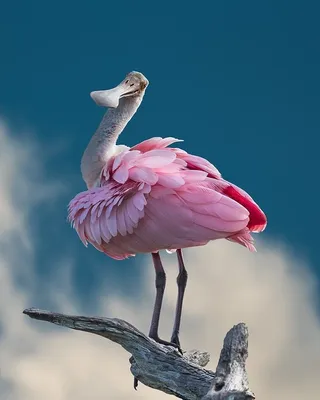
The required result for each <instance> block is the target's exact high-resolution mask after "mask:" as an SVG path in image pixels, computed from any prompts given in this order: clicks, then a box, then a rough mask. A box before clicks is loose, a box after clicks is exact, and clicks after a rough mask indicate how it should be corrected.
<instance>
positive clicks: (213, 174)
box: [69, 137, 266, 260]
mask: <svg viewBox="0 0 320 400" xmlns="http://www.w3.org/2000/svg"><path fill="white" fill-rule="evenodd" d="M179 141H180V140H177V139H174V138H171V137H168V138H160V137H156V138H152V139H149V140H146V141H144V142H142V143H139V144H137V145H136V146H134V147H132V148H131V149H130V148H125V149H123V150H122V151H121V152H120V153H118V154H116V155H114V156H112V157H110V158H109V159H108V161H107V162H106V164H105V165H104V166H103V168H102V171H101V174H100V178H99V186H98V187H94V188H91V189H89V190H87V191H85V192H82V193H80V194H78V195H77V196H76V197H75V198H74V199H73V200H72V201H71V202H70V204H69V220H70V221H71V222H72V224H73V226H74V228H75V229H76V231H77V233H78V235H79V237H80V238H81V240H82V242H83V243H84V244H85V245H87V244H88V243H91V244H92V245H93V246H94V247H96V248H97V249H98V250H99V251H101V252H104V253H105V254H107V255H108V256H110V257H112V258H114V259H118V260H121V259H124V258H127V257H129V256H133V255H135V254H137V253H154V252H157V251H159V250H162V249H168V250H176V249H182V248H186V247H194V246H201V245H204V244H206V243H208V242H209V241H210V240H215V239H222V238H225V239H228V240H231V241H234V242H237V243H239V244H241V245H243V246H246V247H247V248H248V249H249V250H251V251H254V250H255V248H254V245H253V238H252V236H251V232H261V231H263V230H264V228H265V226H266V216H265V214H264V213H263V212H262V210H261V209H260V208H259V206H258V205H257V204H256V203H255V202H254V201H253V199H252V198H251V197H250V196H249V195H248V194H247V193H246V192H244V191H243V190H242V189H240V188H238V187H237V186H235V185H233V184H231V183H230V182H227V181H226V180H224V179H223V178H222V177H221V174H220V173H219V171H218V170H217V169H216V168H215V167H214V166H213V165H212V164H211V163H209V162H208V161H207V160H205V159H203V158H201V157H198V156H194V155H192V154H189V153H187V152H185V151H183V150H181V149H179V148H172V147H168V146H169V145H171V144H173V143H175V142H179Z"/></svg>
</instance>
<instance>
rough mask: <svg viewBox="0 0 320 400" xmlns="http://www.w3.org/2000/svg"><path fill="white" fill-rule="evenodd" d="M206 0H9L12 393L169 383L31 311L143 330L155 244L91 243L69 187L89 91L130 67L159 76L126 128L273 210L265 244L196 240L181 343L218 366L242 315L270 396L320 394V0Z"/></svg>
mask: <svg viewBox="0 0 320 400" xmlns="http://www.w3.org/2000/svg"><path fill="white" fill-rule="evenodd" d="M208 4H209V2H208ZM210 4H211V5H210V7H209V6H208V5H207V6H203V7H201V8H195V7H194V3H190V4H189V3H188V2H184V6H183V8H181V5H178V3H174V4H173V3H172V2H171V3H170V6H169V3H168V4H166V2H165V1H164V2H162V3H161V4H160V3H159V5H156V4H155V5H153V6H152V7H151V6H150V2H146V1H140V2H139V1H137V2H134V3H132V2H123V3H121V4H120V3H119V4H118V5H117V4H116V3H114V4H112V5H110V4H108V3H107V2H102V1H92V2H90V5H89V3H88V5H87V6H84V5H80V4H79V3H76V2H73V1H69V2H68V4H64V3H62V2H59V1H57V2H55V3H54V5H51V6H49V5H48V4H45V3H44V2H40V1H36V0H34V1H31V2H28V3H21V4H20V5H19V7H17V3H9V2H7V4H6V5H5V6H4V7H3V9H4V10H3V12H1V16H0V22H1V23H0V38H1V39H0V40H1V49H2V60H1V65H0V71H1V74H0V87H1V91H0V251H1V252H0V282H1V283H0V394H1V398H4V399H6V400H7V399H8V400H29V399H30V400H38V399H39V400H40V399H41V400H42V399H44V398H46V399H49V400H51V399H55V400H66V399H70V398H73V397H77V398H78V399H87V398H93V399H105V398H113V399H125V398H127V397H128V395H132V396H133V395H134V396H135V397H136V398H137V399H148V398H150V396H152V397H153V398H159V399H162V398H164V397H165V395H164V394H161V393H156V392H151V390H149V389H148V388H145V387H143V386H141V388H140V390H139V391H138V392H137V393H135V392H133V391H132V390H133V389H132V377H131V375H130V372H129V364H128V355H127V354H126V353H125V352H124V351H123V350H122V349H120V348H117V347H116V346H115V345H113V344H109V343H107V341H106V340H104V339H102V338H98V337H92V338H91V337H90V336H89V335H87V334H84V333H79V332H68V331H66V330H64V329H62V328H60V329H59V328H56V327H51V326H45V324H41V323H39V322H37V321H29V320H28V319H27V318H26V317H25V316H23V315H22V314H21V311H22V310H23V309H24V308H26V307H30V306H37V307H40V308H50V309H52V310H56V311H65V312H77V313H81V314H96V315H97V314H99V315H108V316H117V317H121V318H125V319H127V320H128V321H130V322H131V323H133V324H134V325H136V326H137V327H139V328H140V329H142V330H143V331H144V332H147V331H148V323H149V320H150V315H151V311H152V305H153V295H154V288H153V281H154V277H153V270H152V268H151V266H150V257H148V256H137V257H136V258H135V259H134V260H130V261H123V262H116V261H112V260H110V259H108V258H107V257H105V256H104V255H102V254H101V253H98V252H97V251H95V249H94V248H92V247H90V248H87V249H86V248H85V247H84V246H83V245H82V244H81V242H80V241H79V239H78V237H77V235H76V234H75V232H74V231H72V229H71V228H70V227H69V226H68V224H67V222H66V207H67V204H68V202H69V200H70V199H71V198H72V197H73V196H74V195H75V194H76V193H77V192H78V191H80V190H83V189H84V183H83V182H82V181H81V176H80V170H79V162H80V158H81V155H82V151H83V150H84V148H85V146H86V143H87V141H88V140H89V138H90V136H91V135H92V133H93V132H94V130H95V128H96V126H97V125H98V123H99V121H100V118H101V116H102V112H103V111H102V110H101V109H99V108H97V107H96V106H95V105H94V103H93V102H92V100H91V99H90V97H89V92H90V91H91V90H96V89H102V88H108V87H110V86H112V85H115V84H117V83H118V82H119V81H120V80H121V79H122V78H123V76H124V75H125V73H127V72H129V71H130V70H133V69H134V70H139V71H141V72H143V73H144V74H145V75H146V76H147V77H148V78H149V80H150V86H149V87H148V90H147V94H146V96H145V100H144V103H143V105H142V106H141V108H140V109H139V112H138V114H137V115H136V117H135V118H134V120H133V121H131V123H130V124H129V125H128V127H127V129H126V131H125V133H124V134H123V136H121V142H122V143H126V144H128V145H133V144H134V143H137V142H139V141H141V140H143V139H146V138H148V137H152V136H167V135H168V136H170V135H172V136H176V137H179V138H182V139H184V140H185V142H184V143H183V144H182V146H183V148H184V149H186V150H188V151H190V152H192V153H195V154H199V155H201V156H204V157H207V158H208V159H210V161H212V162H213V163H214V164H215V165H216V166H217V167H218V168H219V169H220V170H221V172H222V173H223V175H224V176H225V177H226V178H227V179H228V180H232V181H234V182H235V183H236V184H238V185H240V186H242V187H243V188H245V189H246V190H247V191H248V192H249V193H250V194H251V195H252V196H253V197H254V198H255V199H256V200H257V201H258V202H259V204H260V205H261V207H262V208H263V209H264V210H265V212H266V213H267V215H268V218H269V225H268V228H267V230H266V231H265V232H264V233H263V234H262V235H260V236H259V239H258V240H257V249H258V253H257V254H250V253H249V252H247V251H246V250H245V249H242V248H240V247H239V246H237V245H235V244H232V243H225V242H223V241H219V242H216V243H212V244H210V245H208V246H206V247H205V248H202V249H192V250H190V251H188V252H186V262H187V265H188V269H189V276H190V279H189V287H188V291H187V294H186V300H185V310H184V312H185V313H184V319H183V326H182V333H181V340H182V344H183V347H184V348H186V349H188V348H197V347H199V344H201V346H203V347H204V348H203V349H201V350H208V351H210V353H211V354H212V361H211V363H210V367H211V368H215V365H216V361H217V357H218V355H219V351H220V347H221V343H222V340H223V337H224V334H225V333H226V331H227V330H228V329H229V328H230V327H231V326H232V325H233V324H235V323H237V322H239V321H244V322H246V323H247V324H248V326H249V330H250V342H249V346H250V347H249V352H250V353H249V360H248V370H249V378H250V384H251V387H252V389H253V391H254V392H255V393H256V394H257V395H258V396H259V399H269V398H270V397H272V398H274V399H284V400H287V399H293V400H295V399H301V398H302V397H308V396H310V397H311V396H312V395H313V394H314V393H316V382H317V379H316V378H317V376H318V371H319V369H320V352H319V346H318V344H319V340H320V320H319V279H320V267H319V256H318V223H319V222H320V221H319V212H318V208H317V200H316V199H318V197H319V192H320V190H319V187H318V186H317V182H318V174H317V172H318V169H319V168H318V167H317V166H318V161H317V157H318V154H317V153H318V146H317V145H318V140H317V139H318V138H317V135H318V132H319V128H320V123H319V119H318V115H317V113H318V109H319V103H320V101H319V100H320V96H319V89H320V79H319V74H318V71H319V64H320V56H319V52H318V51H317V48H318V43H319V37H320V28H319V25H318V22H317V15H318V13H319V9H317V7H316V6H315V5H314V3H313V2H311V1H309V2H308V1H307V2H303V3H302V2H296V1H293V2H291V3H290V8H288V6H287V3H286V2H284V1H278V2H268V3H266V2H265V3H264V4H263V5H261V4H260V5H259V6H258V5H257V4H256V2H247V3H246V5H245V6H244V5H243V4H240V3H238V2H229V3H228V4H226V3H224V4H222V2H219V4H218V2H210ZM318 8H319V7H318ZM165 257H166V258H165V265H166V266H167V270H168V281H169V283H168V290H167V292H166V300H165V301H166V303H165V309H164V311H163V319H162V321H161V332H162V336H164V337H165V336H169V334H170V329H171V324H172V313H173V309H174V303H175V297H176V291H175V290H176V288H175V284H174V276H175V274H176V265H175V257H174V256H165ZM209 310H210V312H209ZM275 387H276V388H277V391H276V392H274V388H275Z"/></svg>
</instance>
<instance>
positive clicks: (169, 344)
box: [150, 336, 183, 355]
mask: <svg viewBox="0 0 320 400" xmlns="http://www.w3.org/2000/svg"><path fill="white" fill-rule="evenodd" d="M150 337H151V339H153V340H154V341H155V342H157V343H159V344H163V345H165V346H172V347H174V348H175V349H177V350H178V351H179V353H180V354H181V355H182V354H183V353H182V350H181V347H180V342H179V338H178V337H177V341H172V340H171V342H168V341H166V340H162V339H160V338H159V336H150Z"/></svg>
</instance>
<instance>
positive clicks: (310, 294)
mask: <svg viewBox="0 0 320 400" xmlns="http://www.w3.org/2000/svg"><path fill="white" fill-rule="evenodd" d="M35 149H37V146H36V144H35V143H34V142H30V141H29V140H27V139H24V141H23V143H22V144H21V143H20V141H18V140H17V138H12V136H11V134H10V132H8V129H7V128H5V127H4V125H3V124H2V125H0V220H1V229H2V235H1V236H0V246H2V247H3V249H5V251H4V252H2V253H1V254H2V255H1V257H0V280H1V290H0V349H1V350H0V366H1V374H0V394H1V391H2V395H1V398H4V399H8V400H9V399H10V400H43V399H46V400H67V399H68V400H69V399H74V398H76V399H78V400H82V399H83V400H84V399H97V400H99V399H106V398H111V399H119V400H122V399H123V400H124V399H126V398H128V396H132V397H133V396H134V398H136V399H148V398H150V397H152V398H153V399H164V398H165V397H166V395H164V394H162V393H160V392H156V391H152V390H151V389H149V388H146V387H144V386H142V385H140V387H139V391H138V392H134V391H133V388H132V376H131V374H130V371H129V362H128V358H129V355H128V354H127V353H125V351H124V350H122V349H121V348H120V347H118V346H116V345H115V344H112V343H109V342H108V341H107V340H105V339H103V338H100V337H96V336H93V335H89V334H85V333H80V332H73V331H68V330H66V329H63V328H56V327H54V326H48V325H45V324H44V323H41V322H37V321H31V320H29V319H28V318H27V317H26V316H24V315H22V310H23V309H24V308H26V307H29V306H31V305H34V303H33V304H31V299H34V287H35V286H34V285H35V284H34V283H31V282H36V283H39V282H37V280H38V278H37V276H36V274H35V272H34V271H35V268H34V261H33V251H36V249H35V245H34V242H33V240H32V239H29V240H26V238H27V237H28V233H29V232H28V229H29V228H28V224H27V220H28V216H29V215H30V212H32V211H34V207H35V205H37V204H38V202H39V201H41V200H43V199H45V198H47V197H46V196H48V194H52V193H53V192H55V191H56V186H55V184H51V183H50V182H49V183H48V182H46V179H45V177H44V176H43V175H42V174H41V173H40V172H39V171H41V170H42V169H43V164H42V160H41V159H40V160H39V158H37V157H35V156H34V155H35ZM30 188H32V190H30ZM31 192H32V193H31ZM34 192H35V193H41V196H34V194H33V193H34ZM62 218H64V216H63V217H62ZM17 238H20V239H21V238H22V239H24V240H22V242H21V243H22V245H21V246H20V245H19V254H18V256H17V245H16V240H17ZM4 243H5V244H6V246H5V248H4V246H3V244H4ZM79 245H80V244H79ZM257 248H258V253H256V254H252V253H249V252H247V251H246V250H245V249H243V248H240V246H237V245H235V244H232V243H227V242H223V241H219V242H215V243H213V244H211V245H208V246H206V247H204V248H198V249H192V250H190V251H188V252H187V253H186V263H187V267H188V271H189V284H188V288H187V292H186V299H185V307H184V316H183V324H182V333H181V340H182V344H183V347H184V348H187V349H190V348H198V347H199V346H200V347H201V350H208V351H210V352H211V355H212V362H211V363H210V367H211V368H212V369H214V368H215V365H216V361H217V358H218V356H219V352H220V348H221V344H222V341H223V337H224V335H225V333H226V332H227V330H228V329H230V327H231V326H232V325H234V324H235V323H237V322H240V321H244V322H246V323H247V324H248V326H249V331H250V338H249V359H248V372H249V379H250V384H251V387H252V390H253V391H254V392H255V393H256V394H257V396H258V398H259V399H261V400H264V399H265V400H267V399H270V398H272V399H275V400H276V399H279V400H280V399H281V400H289V399H290V400H298V399H299V400H300V399H301V398H314V397H316V394H317V393H318V389H317V386H318V385H317V379H318V374H319V370H320V347H319V341H320V322H319V318H318V317H317V314H316V310H315V294H316V293H315V281H314V279H313V277H312V276H311V274H310V272H309V271H308V268H307V266H306V265H304V263H303V262H302V261H301V260H296V256H295V257H293V255H291V254H290V252H289V251H288V250H287V249H285V248H281V247H279V245H277V244H273V243H267V242H265V241H259V242H258V243H257ZM101 256H102V255H101ZM102 257H103V256H102ZM21 259H23V268H24V269H25V270H26V271H27V273H28V275H29V276H31V279H30V280H28V281H25V286H22V285H21V284H19V283H17V281H16V279H15V276H16V273H17V271H18V270H19V268H21V267H20V266H21ZM141 260H143V262H145V263H146V264H150V265H146V268H145V276H144V281H143V284H142V287H141V296H140V298H139V300H136V301H132V299H124V298H120V297H119V296H117V295H115V294H112V293H108V296H107V297H103V296H105V295H106V294H107V291H106V290H103V288H102V289H100V288H99V291H98V293H96V298H97V299H104V300H102V301H100V302H99V301H97V306H96V310H95V312H94V313H95V314H96V315H97V314H100V315H110V316H117V317H120V318H124V319H127V320H129V321H130V322H132V323H133V324H134V325H136V326H137V327H139V328H140V329H142V330H143V331H145V332H147V331H148V324H149V319H150V316H151V311H152V306H153V296H154V287H153V282H154V276H153V270H152V267H151V260H150V258H149V257H145V258H144V259H143V258H142V257H141ZM164 263H165V266H166V270H167V272H168V290H167V291H166V298H165V307H164V310H163V314H162V317H163V318H162V321H161V332H162V336H163V337H168V336H169V335H170V329H171V324H172V317H173V310H174V305H175V300H176V286H175V275H176V260H175V255H170V256H164ZM119 265H120V262H119ZM70 268H71V262H70V261H69V260H67V261H63V260H61V264H60V267H58V270H57V274H58V275H57V277H56V281H50V282H49V283H46V293H47V296H48V299H49V300H50V301H51V302H52V303H53V304H55V305H56V307H57V308H56V311H61V310H68V311H69V312H73V311H76V312H80V313H81V310H79V306H78V302H77V299H76V298H75V296H74V294H73V291H72V283H71V280H70V279H71V278H70V276H69V272H70ZM59 274H60V275H59ZM60 277H64V278H66V279H65V280H62V279H60ZM58 282H59V287H58V284H57V283H58ZM61 282H66V283H65V284H61ZM57 287H58V289H59V291H58V293H57Z"/></svg>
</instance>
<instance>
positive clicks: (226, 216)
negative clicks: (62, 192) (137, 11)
mask: <svg viewBox="0 0 320 400" xmlns="http://www.w3.org/2000/svg"><path fill="white" fill-rule="evenodd" d="M148 84H149V82H148V80H147V79H146V78H145V77H144V76H143V75H142V74H141V73H139V72H131V73H129V74H128V75H127V76H126V77H125V79H124V80H123V81H122V82H121V83H120V84H119V85H118V86H116V87H115V88H114V89H110V90H100V91H95V92H92V93H91V97H92V99H93V100H94V101H95V102H96V104H97V105H99V106H103V107H107V108H108V111H107V112H106V113H105V115H104V117H103V119H102V121H101V123H100V125H99V127H98V129H97V131H96V133H95V134H94V135H93V137H92V139H91V141H90V143H89V145H88V147H87V148H86V150H85V152H84V154H83V157H82V160H81V172H82V176H83V179H84V181H85V182H86V184H87V188H88V190H86V191H84V192H82V193H79V194H78V195H77V196H76V197H75V198H74V199H73V200H71V202H70V204H69V216H68V217H69V220H70V222H71V223H72V225H73V226H74V228H75V229H76V231H77V233H78V235H79V237H80V239H81V240H82V242H83V243H84V244H85V245H86V246H87V244H88V242H89V243H91V244H92V245H93V246H94V247H95V248H97V249H98V250H99V251H101V252H103V253H105V254H107V255H108V256H110V257H112V258H114V259H116V260H122V259H125V258H127V257H129V256H134V255H135V254H136V253H151V255H152V259H153V264H154V268H155V273H156V300H155V305H154V310H153V316H152V320H151V327H150V332H149V336H150V337H151V338H153V339H155V340H156V341H157V342H159V343H163V344H173V345H174V346H176V347H178V348H180V342H179V329H180V320H181V311H182V302H183V296H184V291H185V287H186V284H187V271H186V269H185V266H184V262H183V258H182V251H181V249H183V248H186V247H194V246H202V245H205V244H206V243H208V242H209V241H211V240H215V239H221V238H225V239H227V240H230V241H233V242H236V243H239V244H241V245H243V246H245V247H247V248H248V249H249V250H251V251H254V250H255V248H254V246H253V238H252V236H251V232H261V231H263V230H264V228H265V226H266V223H267V220H266V216H265V214H264V213H263V212H262V210H261V209H260V208H259V206H258V205H257V204H256V203H255V202H254V201H253V199H252V198H251V197H250V196H249V195H248V194H247V193H246V192H245V191H243V190H242V189H240V188H238V187H237V186H235V185H234V184H232V183H230V182H228V181H226V180H224V179H223V178H222V177H221V174H220V172H219V171H218V170H217V169H216V168H215V167H214V166H213V165H212V164H211V163H210V162H209V161H207V160H205V159H203V158H201V157H198V156H194V155H192V154H189V153H187V152H185V151H183V150H181V149H179V148H172V147H168V146H169V145H171V144H173V143H175V142H180V140H178V139H175V138H172V137H166V138H161V137H154V138H151V139H148V140H145V141H143V142H142V143H139V144H137V145H135V146H134V147H131V148H129V147H127V146H124V145H117V140H118V137H119V135H120V133H121V132H122V131H123V129H124V128H125V126H126V125H127V123H128V122H129V121H130V119H131V118H132V116H133V115H134V114H135V112H136V111H137V109H138V107H139V106H140V104H141V101H142V99H143V97H144V94H145V90H146V88H147V86H148ZM163 249H166V250H168V251H176V253H177V258H178V265H179V275H178V278H177V285H178V299H177V306H176V314H175V321H174V326H173V332H172V336H171V341H170V342H166V341H164V340H161V339H160V338H159V335H158V325H159V318H160V311H161V305H162V299H163V294H164V289H165V283H166V275H165V271H164V269H163V266H162V263H161V259H160V255H159V251H160V250H163Z"/></svg>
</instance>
